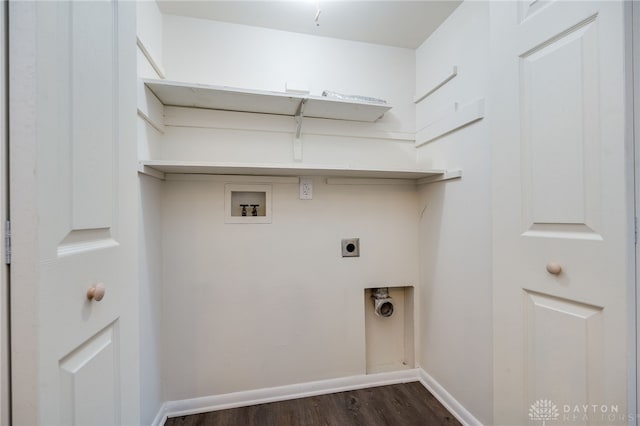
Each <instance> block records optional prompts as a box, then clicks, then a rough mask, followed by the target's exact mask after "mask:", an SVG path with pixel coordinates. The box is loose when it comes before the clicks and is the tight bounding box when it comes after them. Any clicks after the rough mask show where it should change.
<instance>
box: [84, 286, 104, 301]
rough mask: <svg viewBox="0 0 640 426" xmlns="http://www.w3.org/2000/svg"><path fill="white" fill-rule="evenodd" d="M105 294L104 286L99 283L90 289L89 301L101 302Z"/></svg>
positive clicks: (88, 293)
mask: <svg viewBox="0 0 640 426" xmlns="http://www.w3.org/2000/svg"><path fill="white" fill-rule="evenodd" d="M104 293H105V289H104V284H102V283H98V284H96V285H94V286H92V287H90V288H89V290H87V299H89V300H95V301H96V302H99V301H101V300H102V298H103V297H104Z"/></svg>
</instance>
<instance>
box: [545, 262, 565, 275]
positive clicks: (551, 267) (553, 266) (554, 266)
mask: <svg viewBox="0 0 640 426" xmlns="http://www.w3.org/2000/svg"><path fill="white" fill-rule="evenodd" d="M547 272H549V273H550V274H553V275H558V274H560V272H562V266H560V264H559V263H558V262H549V263H547Z"/></svg>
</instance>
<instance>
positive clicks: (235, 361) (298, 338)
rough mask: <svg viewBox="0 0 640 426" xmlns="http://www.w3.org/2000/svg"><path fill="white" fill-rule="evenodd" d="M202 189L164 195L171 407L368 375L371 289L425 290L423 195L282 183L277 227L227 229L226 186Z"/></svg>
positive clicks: (204, 182) (216, 183)
mask: <svg viewBox="0 0 640 426" xmlns="http://www.w3.org/2000/svg"><path fill="white" fill-rule="evenodd" d="M191 179H193V180H187V181H176V180H169V181H166V182H165V183H164V185H165V188H164V190H165V198H164V202H163V206H162V208H163V215H164V217H163V221H164V222H163V225H164V226H163V231H164V232H163V241H164V242H165V244H164V246H163V253H164V255H163V265H164V270H163V276H164V280H163V285H164V292H163V294H164V295H163V309H162V312H163V327H162V332H163V348H162V351H163V354H164V361H165V363H164V364H163V373H164V377H163V378H164V381H165V383H166V384H167V386H166V388H165V398H166V399H168V400H175V399H183V398H194V397H198V396H205V395H215V394H221V393H228V392H234V391H241V390H249V389H257V388H263V387H270V386H278V385H286V384H293V383H302V382H307V381H312V380H319V379H328V378H335V377H344V376H350V375H357V374H364V373H365V361H366V360H365V312H364V303H363V295H364V289H365V288H367V287H378V286H387V285H413V284H414V283H417V280H418V268H417V265H418V257H417V250H418V239H417V235H416V232H415V230H416V229H417V226H418V211H417V196H416V189H415V187H413V186H410V185H405V186H397V185H396V186H393V185H389V186H386V185H383V186H377V185H373V186H371V185H363V186H354V185H327V184H326V183H325V180H324V179H322V178H314V182H313V183H314V188H313V200H306V201H302V200H299V199H298V196H299V188H298V184H285V183H274V184H273V195H272V196H273V223H271V224H225V223H224V180H225V179H224V178H217V177H192V178H191ZM350 237H359V238H360V244H361V257H359V258H342V257H341V246H340V240H341V239H342V238H350ZM169 241H170V242H171V243H170V244H167V242H169Z"/></svg>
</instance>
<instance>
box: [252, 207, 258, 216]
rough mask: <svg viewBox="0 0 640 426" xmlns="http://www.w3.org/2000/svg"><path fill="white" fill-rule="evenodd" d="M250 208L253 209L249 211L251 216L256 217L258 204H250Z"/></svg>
mask: <svg viewBox="0 0 640 426" xmlns="http://www.w3.org/2000/svg"><path fill="white" fill-rule="evenodd" d="M251 207H253V210H251V216H258V207H260V204H251Z"/></svg>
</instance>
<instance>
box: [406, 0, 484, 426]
mask: <svg viewBox="0 0 640 426" xmlns="http://www.w3.org/2000/svg"><path fill="white" fill-rule="evenodd" d="M488 46H489V12H488V3H487V2H464V3H463V4H462V5H461V6H459V7H458V9H456V11H454V12H453V14H452V15H451V16H450V17H449V18H448V19H447V21H446V22H445V23H444V24H443V25H442V26H441V27H440V28H439V29H438V30H436V31H435V32H434V33H433V35H432V36H431V37H430V38H429V39H428V40H427V41H426V42H425V43H424V44H423V45H422V46H420V48H418V49H417V51H416V65H417V82H416V87H418V88H421V89H423V90H425V89H426V86H425V85H426V84H427V82H429V81H437V77H438V76H439V75H446V71H451V69H452V68H453V66H454V65H457V66H458V75H457V76H456V77H455V78H453V79H452V80H451V81H450V82H449V83H447V84H445V85H444V86H443V87H441V88H440V89H438V90H437V91H436V92H434V93H433V94H432V95H430V96H429V97H427V98H426V99H425V100H423V101H422V102H421V103H419V104H418V105H417V109H416V117H417V118H416V121H417V127H418V129H420V128H422V127H424V126H425V125H427V124H429V122H430V121H432V120H433V119H434V118H436V117H438V116H439V115H440V114H441V111H442V110H444V109H445V108H446V107H448V106H450V105H452V104H453V103H454V102H460V103H461V104H462V105H464V104H465V103H467V102H470V101H474V100H476V99H480V98H485V97H486V96H487V94H488V90H487V85H488V65H489V64H488V59H487V58H488ZM420 94H422V93H420ZM489 107H490V105H489ZM487 114H488V115H489V114H490V109H488V111H487ZM488 124H489V123H488V119H487V118H485V119H484V120H482V121H479V122H476V123H474V124H470V125H469V126H467V127H465V128H462V129H460V130H458V131H456V132H453V133H451V134H449V135H447V136H444V137H442V138H440V139H437V140H435V141H433V142H431V143H428V144H427V145H423V146H422V147H420V148H418V163H419V164H422V165H427V166H429V165H432V166H433V167H435V168H437V167H446V168H449V169H457V168H460V169H462V170H463V176H462V179H460V180H458V181H451V182H444V183H439V184H435V185H428V186H425V187H424V188H423V190H422V191H421V192H420V209H421V210H422V209H423V208H424V213H423V215H422V218H421V220H420V286H421V287H420V293H419V299H418V300H419V301H420V302H419V303H420V309H421V313H420V321H419V323H420V324H419V326H420V329H421V342H420V344H419V348H420V350H419V359H418V362H419V364H420V365H421V366H422V368H424V369H425V371H427V373H429V375H431V376H432V377H433V378H435V379H436V381H438V382H439V383H440V384H441V385H442V386H443V387H444V388H445V389H446V390H447V391H448V392H449V393H450V394H451V395H452V396H453V397H454V398H455V399H456V400H457V401H458V402H460V403H461V404H462V405H463V406H464V407H465V408H466V409H467V410H468V411H469V412H471V413H472V414H473V415H474V416H475V417H476V418H477V419H478V420H480V421H481V422H483V423H484V424H491V423H492V407H493V404H492V390H491V389H492V377H493V376H492V322H491V312H492V311H491V307H492V305H491V300H492V296H491V294H492V293H491V205H490V203H491V192H490V187H491V172H490V170H491V164H490V159H491V155H490V154H491V152H490V143H489V142H490V141H489V136H488V129H489V126H488Z"/></svg>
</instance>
